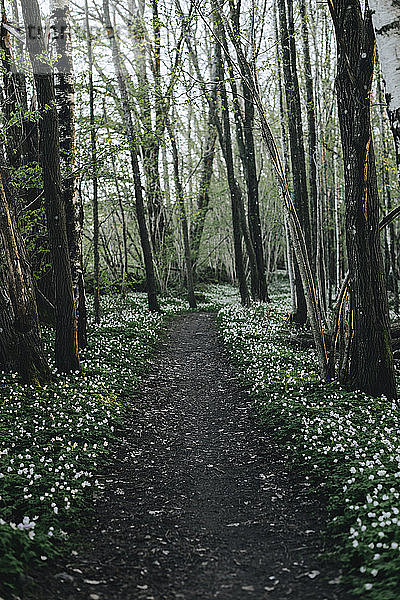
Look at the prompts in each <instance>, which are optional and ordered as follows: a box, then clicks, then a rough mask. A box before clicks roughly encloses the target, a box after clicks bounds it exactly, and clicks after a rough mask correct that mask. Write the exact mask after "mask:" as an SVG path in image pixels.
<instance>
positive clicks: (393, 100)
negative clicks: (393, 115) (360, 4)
mask: <svg viewBox="0 0 400 600" xmlns="http://www.w3.org/2000/svg"><path fill="white" fill-rule="evenodd" d="M369 6H370V8H371V10H372V11H373V16H372V21H373V24H374V28H375V35H376V42H377V46H378V50H379V58H380V61H381V66H382V73H383V78H384V80H385V88H386V97H387V102H388V108H389V110H390V111H391V112H394V111H396V110H398V109H399V108H400V2H399V0H369Z"/></svg>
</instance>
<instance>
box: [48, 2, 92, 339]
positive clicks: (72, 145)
mask: <svg viewBox="0 0 400 600" xmlns="http://www.w3.org/2000/svg"><path fill="white" fill-rule="evenodd" d="M50 11H51V14H50V23H51V26H50V29H51V36H50V39H51V43H52V50H53V54H54V56H55V62H54V89H55V97H56V106H57V113H58V124H59V135H60V161H61V175H62V186H63V189H62V192H63V200H64V206H65V214H66V221H67V237H68V248H69V256H70V261H71V273H72V283H73V287H74V295H75V305H76V313H77V321H78V342H79V347H80V348H85V347H86V345H87V316H86V299H85V282H84V279H83V262H82V228H83V207H82V202H81V200H80V196H79V194H78V185H77V175H76V167H77V164H76V142H75V82H74V64H73V58H72V40H71V17H70V7H69V0H51V3H50Z"/></svg>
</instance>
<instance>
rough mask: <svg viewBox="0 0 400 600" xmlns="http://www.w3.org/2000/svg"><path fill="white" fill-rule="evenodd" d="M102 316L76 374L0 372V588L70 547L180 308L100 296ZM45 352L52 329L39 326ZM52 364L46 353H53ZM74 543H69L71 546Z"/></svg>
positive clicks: (139, 298) (170, 303)
mask: <svg viewBox="0 0 400 600" xmlns="http://www.w3.org/2000/svg"><path fill="white" fill-rule="evenodd" d="M101 308H102V315H103V316H102V318H101V323H100V324H99V325H95V324H94V323H91V324H90V332H89V345H88V348H87V349H86V350H85V351H84V352H83V354H82V370H83V372H82V374H80V375H77V374H71V375H68V376H66V375H61V374H59V373H57V372H56V370H55V369H54V365H52V366H53V381H52V382H51V383H49V384H48V385H45V386H42V387H35V386H27V385H23V384H21V382H20V381H19V379H18V377H17V376H16V375H15V374H4V373H3V374H1V373H0V590H1V593H2V594H4V595H8V594H10V593H11V590H13V589H15V586H16V585H17V584H18V582H19V581H20V580H21V576H24V575H25V574H26V573H27V572H30V571H33V570H35V571H37V569H38V568H40V566H41V565H44V564H46V562H47V561H49V560H50V559H52V558H54V557H55V556H56V555H57V554H60V553H63V552H65V551H66V550H67V549H68V550H69V551H71V548H70V539H71V538H72V539H73V536H71V534H72V533H74V532H75V531H77V530H78V529H79V527H80V525H81V524H82V518H83V517H84V515H85V511H86V510H87V509H88V507H89V506H90V504H91V499H92V498H93V495H94V494H96V490H98V489H99V487H100V486H101V481H99V480H100V479H101V478H100V477H99V474H101V472H102V469H103V468H104V465H105V464H106V462H107V460H110V453H111V452H112V449H113V446H114V443H115V441H116V429H117V428H118V427H119V426H120V425H121V424H122V422H123V420H124V415H125V414H126V411H127V410H129V408H128V404H127V400H128V398H130V400H131V401H132V402H133V404H134V402H135V398H134V397H132V396H134V390H135V387H136V386H137V383H138V381H139V379H140V377H141V376H142V375H143V373H144V372H145V370H146V369H147V368H148V366H149V365H150V362H151V356H152V353H153V350H154V347H155V345H156V343H157V341H158V340H159V339H160V335H162V331H163V327H164V325H165V323H166V320H167V319H168V318H169V316H171V315H172V314H174V313H177V312H180V311H182V310H184V309H185V303H184V302H182V301H180V300H174V299H172V300H167V301H163V306H162V308H163V313H162V314H152V313H149V311H148V310H147V309H146V304H145V298H144V296H143V295H142V294H129V295H128V296H127V297H126V299H122V298H121V297H117V296H106V297H103V298H102V307H101ZM44 334H45V335H44V337H45V340H46V347H47V351H48V355H49V357H50V356H51V354H52V353H51V347H52V345H53V334H52V332H51V331H47V332H44ZM49 360H50V363H51V359H50V358H49ZM72 551H73V550H72Z"/></svg>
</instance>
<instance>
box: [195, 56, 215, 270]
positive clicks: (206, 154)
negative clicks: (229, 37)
mask: <svg viewBox="0 0 400 600" xmlns="http://www.w3.org/2000/svg"><path fill="white" fill-rule="evenodd" d="M211 81H212V84H211V90H210V92H207V91H206V90H205V93H206V94H207V93H208V94H209V97H210V102H209V103H208V115H207V124H206V135H205V139H204V145H203V157H202V170H201V175H200V183H199V188H198V192H197V199H196V213H197V214H196V218H195V219H194V220H193V224H192V231H191V234H192V235H191V244H192V256H193V261H194V267H196V262H197V260H198V256H199V250H200V244H201V238H202V236H203V231H204V224H205V220H206V216H207V212H208V208H209V203H210V197H209V189H210V183H211V178H212V174H213V163H214V156H215V144H216V141H217V130H216V128H215V110H216V103H217V91H218V82H217V74H216V60H215V57H214V60H213V63H212V66H211Z"/></svg>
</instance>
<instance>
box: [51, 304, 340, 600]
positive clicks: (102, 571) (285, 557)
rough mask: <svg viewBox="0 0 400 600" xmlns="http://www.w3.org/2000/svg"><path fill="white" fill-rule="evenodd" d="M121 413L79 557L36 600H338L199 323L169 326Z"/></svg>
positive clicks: (301, 497) (192, 317)
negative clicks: (115, 450)
mask: <svg viewBox="0 0 400 600" xmlns="http://www.w3.org/2000/svg"><path fill="white" fill-rule="evenodd" d="M132 403H133V417H132V422H131V423H128V424H127V426H126V428H124V431H123V435H124V439H123V442H122V444H121V446H120V449H119V455H118V457H116V463H115V465H114V466H113V467H112V469H111V471H110V473H109V474H107V476H106V489H105V491H104V494H103V495H102V497H101V498H99V499H98V500H97V512H98V522H97V525H96V527H95V530H93V531H91V532H90V533H91V535H90V536H89V538H90V542H89V543H88V548H87V550H86V552H85V553H82V554H80V555H78V556H75V557H73V562H70V563H69V564H68V565H67V567H66V573H64V574H59V575H58V578H57V577H56V578H55V579H54V578H53V581H55V582H56V583H53V584H52V585H51V592H50V593H51V596H47V597H48V598H50V597H51V598H52V599H54V600H55V598H57V600H62V599H67V598H68V599H69V600H78V599H81V598H82V599H83V598H84V599H85V600H86V599H92V600H100V599H101V600H128V599H129V600H136V599H137V600H178V599H180V600H208V599H211V598H219V599H221V600H242V599H247V598H249V599H251V598H254V599H256V600H261V599H267V598H268V599H271V600H279V599H283V598H290V599H294V600H307V599H309V600H324V599H326V600H334V599H335V598H340V600H344V598H345V597H346V595H345V593H344V590H343V589H342V588H341V586H339V585H337V584H332V583H331V584H329V583H328V579H326V578H325V576H327V578H331V579H333V578H335V577H336V576H337V573H334V572H331V571H329V572H327V568H326V566H324V565H323V564H321V563H320V562H319V561H318V559H317V555H318V552H320V551H321V536H320V527H321V523H322V520H321V514H320V512H321V511H320V509H319V508H318V506H317V505H316V504H314V503H312V502H311V501H310V500H309V498H308V495H307V488H306V487H305V485H301V484H299V483H293V482H291V481H290V478H289V476H288V474H287V472H286V471H285V460H284V457H282V456H281V455H279V453H278V452H277V449H276V448H274V447H273V446H271V442H270V441H269V440H268V438H265V437H264V436H263V435H262V433H260V431H258V430H257V428H256V427H255V425H254V423H253V424H252V423H251V420H250V419H249V400H248V397H247V396H246V394H245V393H244V392H243V391H242V390H241V388H240V385H239V383H238V381H237V379H236V378H235V375H234V372H233V370H232V368H231V366H230V365H229V363H228V361H227V357H226V355H225V354H224V351H223V349H222V348H221V344H220V342H219V340H218V336H217V329H216V326H215V324H214V322H213V317H212V316H211V315H209V314H203V313H194V314H189V315H185V316H182V317H179V318H178V319H176V320H175V321H174V322H173V324H172V325H171V327H170V332H169V335H168V338H167V340H166V342H165V343H164V344H163V347H162V348H161V350H160V352H159V354H158V356H157V357H156V359H155V363H154V366H153V369H152V372H151V373H150V375H149V376H148V377H147V378H146V380H145V381H144V383H143V385H142V389H141V393H140V400H138V398H137V396H136V397H133V398H132ZM79 571H80V572H79ZM317 572H320V574H317ZM68 574H69V575H68ZM66 575H68V576H67V577H66ZM69 577H71V578H70V579H69ZM72 577H73V580H72ZM62 579H64V582H62V581H61V580H62ZM90 582H91V583H90ZM48 593H49V592H48Z"/></svg>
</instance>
